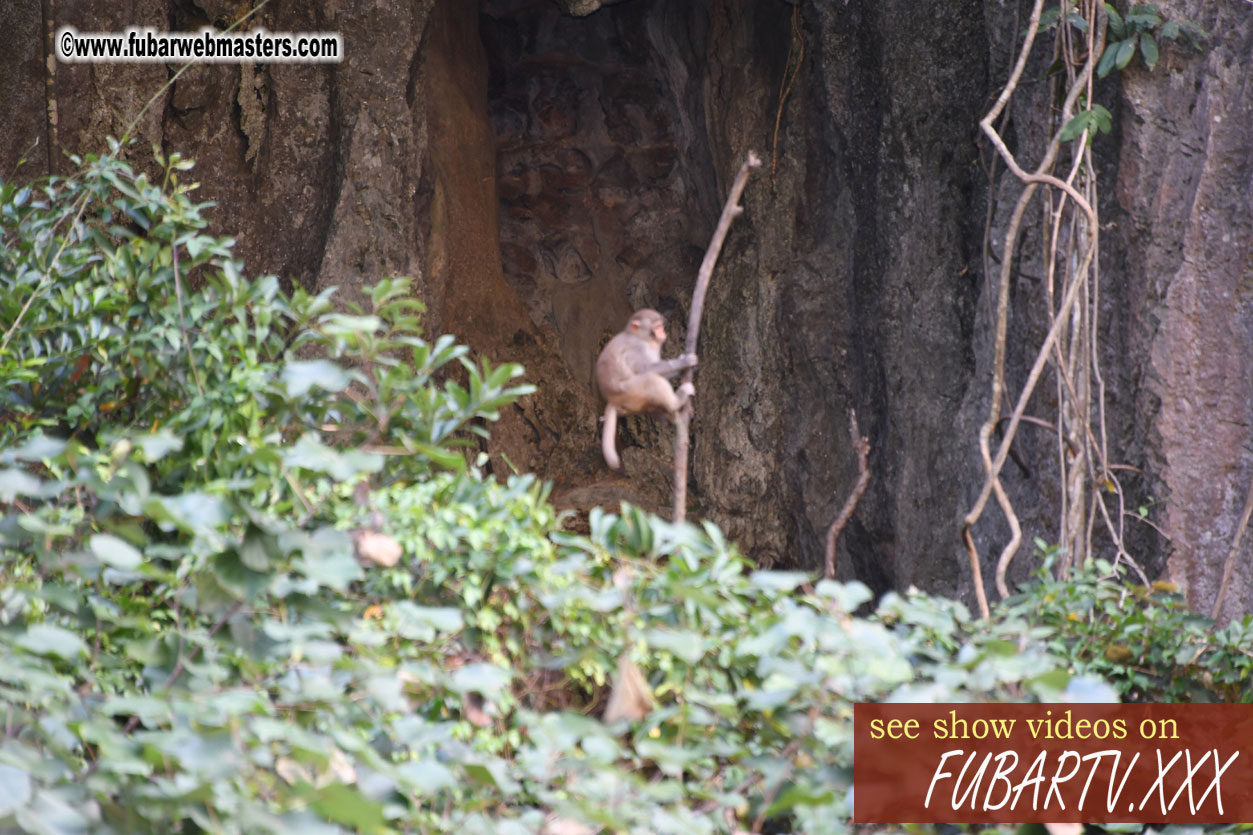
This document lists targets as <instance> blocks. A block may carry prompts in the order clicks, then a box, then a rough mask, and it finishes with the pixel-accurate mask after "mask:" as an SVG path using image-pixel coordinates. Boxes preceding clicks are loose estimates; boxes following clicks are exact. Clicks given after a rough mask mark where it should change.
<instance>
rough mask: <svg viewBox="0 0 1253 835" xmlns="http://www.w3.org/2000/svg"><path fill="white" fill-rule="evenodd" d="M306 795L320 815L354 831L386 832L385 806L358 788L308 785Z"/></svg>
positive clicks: (304, 789) (305, 790) (338, 784)
mask: <svg viewBox="0 0 1253 835" xmlns="http://www.w3.org/2000/svg"><path fill="white" fill-rule="evenodd" d="M302 794H304V795H305V797H306V799H308V800H309V802H310V805H311V806H312V807H313V809H314V811H316V812H317V813H318V814H320V815H323V816H325V817H326V818H327V819H328V820H332V821H335V822H336V823H341V824H343V825H345V826H347V827H350V828H352V829H356V830H359V831H363V832H375V831H379V830H382V829H383V825H384V823H385V822H386V818H384V816H383V804H381V803H377V802H375V801H373V800H370V799H369V798H367V797H366V796H365V795H363V794H362V793H361V792H360V791H358V790H357V788H356V787H354V786H345V785H344V784H343V783H331V784H330V785H329V786H325V787H323V788H320V789H314V788H313V787H312V786H309V785H308V784H306V785H305V786H304V787H303V788H302Z"/></svg>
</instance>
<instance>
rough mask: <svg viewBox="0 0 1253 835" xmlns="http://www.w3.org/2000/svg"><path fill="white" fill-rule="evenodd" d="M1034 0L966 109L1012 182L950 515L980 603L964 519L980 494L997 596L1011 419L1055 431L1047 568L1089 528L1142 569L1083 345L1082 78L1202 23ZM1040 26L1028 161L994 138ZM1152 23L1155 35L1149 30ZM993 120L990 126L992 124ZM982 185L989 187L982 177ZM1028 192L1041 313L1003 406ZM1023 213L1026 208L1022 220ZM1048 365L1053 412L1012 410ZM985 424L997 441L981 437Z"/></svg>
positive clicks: (1092, 335)
mask: <svg viewBox="0 0 1253 835" xmlns="http://www.w3.org/2000/svg"><path fill="white" fill-rule="evenodd" d="M1044 5H1045V0H1035V2H1034V3H1033V4H1032V8H1031V15H1030V20H1029V22H1028V24H1027V28H1026V30H1025V33H1024V36H1023V41H1022V44H1021V47H1020V49H1019V52H1018V55H1017V57H1016V59H1015V61H1014V63H1013V67H1012V69H1011V71H1010V75H1009V78H1008V80H1007V82H1006V84H1005V87H1004V89H1003V90H1002V91H1001V94H1000V96H999V97H998V98H997V100H996V102H995V104H993V106H992V108H991V109H990V110H989V111H988V112H987V114H986V115H985V116H984V118H983V120H982V121H981V122H980V128H981V129H982V131H983V134H984V135H985V136H986V137H987V138H988V140H989V141H990V142H991V144H992V147H993V148H994V150H995V151H996V155H997V158H998V159H999V161H1000V162H1001V163H1003V164H1004V166H1005V167H1006V169H1007V171H1008V174H1007V176H1012V177H1013V178H1015V179H1016V180H1017V181H1018V182H1019V183H1021V186H1022V188H1021V191H1020V193H1019V195H1018V198H1017V201H1016V203H1015V204H1014V207H1013V210H1012V211H1011V212H1010V214H1009V219H1008V222H1007V224H1006V226H1005V230H1004V233H1003V235H1002V236H1001V240H1000V255H999V267H1000V269H999V277H998V281H999V283H998V284H997V285H996V297H995V304H994V306H993V309H992V311H991V313H992V321H993V328H994V333H993V360H992V382H991V396H990V399H989V405H988V414H987V417H986V419H985V421H984V423H983V424H982V426H981V427H980V430H979V437H978V441H979V452H980V456H981V459H982V463H983V471H984V481H983V486H982V489H981V490H980V492H979V495H978V497H977V499H976V500H975V502H974V504H973V506H972V507H971V509H970V512H969V513H967V514H966V516H965V518H964V520H963V525H962V538H963V540H964V542H965V546H966V550H967V552H968V555H969V558H970V566H971V571H972V573H973V575H974V580H975V590H976V595H977V597H978V602H979V608H980V610H981V612H982V614H983V615H984V616H985V617H986V616H987V614H988V603H987V595H986V591H985V590H984V581H983V575H982V570H981V563H980V557H979V552H978V548H977V547H976V545H975V541H974V537H973V534H972V530H973V528H974V526H975V524H976V523H977V522H978V521H979V520H980V518H981V517H982V516H983V513H984V510H985V509H986V508H987V504H988V501H989V499H991V498H993V497H994V498H995V499H996V503H997V506H998V507H999V508H1000V510H1001V512H1002V513H1003V514H1004V516H1005V519H1006V521H1007V523H1008V525H1009V529H1010V538H1009V541H1008V542H1007V543H1006V544H1005V546H1004V547H1003V548H1002V550H1001V553H1000V555H999V557H998V559H997V561H996V574H995V578H994V579H995V584H996V589H997V592H998V593H999V594H1000V596H1001V597H1002V598H1004V597H1008V596H1009V588H1008V583H1007V580H1006V577H1007V574H1008V571H1009V566H1010V564H1011V562H1012V561H1013V558H1014V556H1015V554H1017V552H1018V549H1019V547H1020V546H1021V544H1022V528H1021V526H1020V524H1019V521H1018V516H1017V514H1016V513H1015V511H1014V507H1013V503H1012V502H1011V501H1010V499H1009V496H1008V494H1007V493H1006V491H1005V487H1004V485H1003V484H1002V482H1001V471H1002V468H1003V467H1004V465H1005V461H1006V459H1007V457H1008V456H1009V454H1010V447H1011V444H1012V443H1013V441H1014V438H1015V436H1016V434H1017V431H1018V428H1019V426H1020V425H1021V424H1022V423H1023V422H1024V421H1027V422H1031V423H1034V424H1037V425H1041V426H1045V427H1048V428H1049V430H1050V431H1052V432H1054V433H1055V434H1056V436H1057V438H1056V441H1057V459H1058V471H1059V485H1058V486H1059V488H1060V489H1059V494H1060V502H1059V506H1058V513H1057V542H1058V544H1059V545H1060V546H1061V548H1060V550H1061V552H1062V554H1063V557H1062V559H1061V560H1059V562H1058V566H1057V570H1058V572H1059V574H1061V575H1064V574H1066V573H1068V571H1069V570H1070V568H1071V567H1072V566H1074V565H1076V564H1081V563H1082V562H1083V560H1084V559H1086V558H1087V557H1088V556H1091V555H1093V554H1094V553H1095V552H1094V547H1093V542H1094V536H1095V535H1096V534H1097V532H1098V531H1103V533H1104V534H1105V535H1106V538H1107V540H1108V542H1109V543H1110V544H1112V549H1113V552H1114V557H1115V560H1114V561H1115V563H1117V562H1123V561H1125V562H1126V563H1127V564H1129V565H1130V566H1132V568H1133V569H1134V570H1135V571H1136V572H1137V573H1138V574H1139V575H1140V577H1141V578H1142V579H1144V580H1145V582H1146V583H1147V578H1145V575H1144V572H1143V571H1142V570H1141V569H1140V567H1139V566H1138V565H1137V564H1136V562H1135V561H1134V560H1133V559H1132V558H1131V555H1130V554H1128V553H1127V549H1126V548H1125V546H1124V539H1125V537H1124V533H1125V531H1124V520H1125V518H1126V517H1127V515H1128V513H1127V510H1126V506H1125V499H1124V493H1123V487H1122V484H1121V483H1120V481H1119V479H1118V477H1117V473H1118V472H1119V471H1122V470H1126V469H1130V468H1128V467H1125V466H1120V465H1117V464H1114V463H1111V461H1110V457H1109V447H1108V440H1107V438H1108V433H1107V427H1106V414H1105V380H1104V377H1103V375H1102V373H1101V364H1100V354H1099V351H1098V350H1097V322H1098V311H1099V309H1100V301H1101V297H1100V293H1101V283H1100V261H1099V258H1098V257H1097V255H1098V252H1099V248H1100V217H1099V214H1098V199H1097V196H1098V187H1099V183H1098V181H1097V178H1096V175H1095V172H1096V166H1095V163H1094V160H1093V156H1092V138H1093V137H1094V136H1095V135H1096V134H1097V133H1098V132H1101V133H1107V132H1108V131H1109V130H1110V127H1111V121H1112V117H1111V114H1110V112H1109V110H1108V109H1106V108H1105V107H1103V106H1101V105H1100V104H1097V103H1096V102H1095V99H1094V90H1093V85H1094V83H1095V79H1096V78H1097V77H1103V76H1104V75H1106V74H1107V73H1109V72H1111V71H1112V70H1114V69H1123V68H1124V67H1126V66H1127V65H1128V64H1129V63H1130V62H1131V61H1132V60H1134V58H1135V57H1136V56H1137V55H1139V56H1141V58H1142V60H1143V62H1144V64H1145V65H1146V66H1147V67H1148V68H1149V69H1152V68H1153V66H1154V65H1155V64H1156V63H1157V60H1158V56H1159V51H1158V42H1157V37H1161V38H1164V39H1173V38H1175V37H1177V36H1178V35H1179V34H1181V33H1182V34H1185V35H1187V36H1188V37H1189V39H1192V40H1194V41H1195V40H1196V39H1197V37H1198V36H1199V37H1204V32H1202V31H1201V30H1200V29H1199V28H1198V27H1196V26H1195V25H1194V24H1192V23H1191V22H1187V21H1177V22H1171V23H1165V24H1163V22H1162V20H1161V18H1160V16H1159V15H1158V7H1157V6H1156V5H1153V4H1141V5H1136V6H1132V7H1131V9H1130V10H1129V11H1128V12H1127V13H1126V14H1125V15H1122V14H1119V12H1118V11H1117V10H1116V9H1115V8H1114V7H1113V6H1111V5H1109V4H1106V3H1101V2H1099V0H1058V2H1050V8H1049V9H1048V10H1047V11H1046V10H1045V9H1044ZM1050 32H1051V33H1052V46H1053V56H1052V57H1053V61H1052V65H1051V70H1050V71H1051V75H1050V80H1051V84H1050V89H1049V107H1050V112H1051V114H1052V115H1053V120H1052V123H1051V128H1050V134H1049V138H1048V141H1047V144H1045V145H1044V147H1043V151H1042V154H1041V156H1040V161H1039V162H1038V163H1037V164H1036V165H1035V167H1034V168H1033V169H1032V170H1030V171H1028V170H1027V169H1026V168H1024V165H1023V163H1021V162H1020V161H1019V159H1018V158H1017V157H1016V156H1015V154H1014V153H1013V152H1011V151H1010V149H1009V148H1008V147H1007V145H1006V143H1005V141H1004V140H1003V138H1002V136H1001V131H1002V130H1003V129H1004V124H1005V121H1006V119H1007V113H1008V111H1007V107H1008V105H1009V103H1010V102H1011V100H1012V99H1013V97H1014V95H1015V94H1016V92H1017V90H1018V85H1019V82H1020V80H1021V79H1022V77H1023V72H1024V70H1025V69H1026V66H1027V63H1028V59H1029V57H1030V56H1031V53H1032V49H1033V47H1034V46H1035V45H1036V41H1037V39H1038V38H1039V36H1040V35H1041V34H1043V33H1050ZM1155 34H1156V36H1155ZM998 125H999V126H998ZM992 191H993V193H995V188H993V190H992ZM1037 197H1039V201H1038V202H1039V206H1038V212H1037V213H1035V214H1031V215H1030V217H1031V218H1038V223H1039V225H1040V239H1041V242H1042V253H1041V264H1042V266H1043V280H1042V282H1041V286H1042V293H1041V297H1040V298H1039V303H1040V304H1042V305H1043V306H1044V309H1045V313H1046V315H1047V322H1048V325H1049V328H1048V332H1047V335H1046V336H1045V338H1044V340H1043V342H1042V343H1041V344H1040V345H1039V346H1038V347H1037V348H1036V352H1035V359H1034V361H1033V362H1032V364H1031V367H1030V370H1029V371H1028V374H1027V377H1026V380H1025V382H1024V383H1023V385H1022V388H1021V390H1020V391H1019V392H1018V393H1017V397H1016V399H1015V400H1014V406H1013V409H1012V411H1011V412H1010V414H1009V416H1008V417H1003V416H1002V409H1003V401H1004V400H1005V399H1006V397H1007V395H1008V394H1009V392H1008V391H1007V383H1006V378H1005V357H1006V344H1007V339H1008V322H1009V288H1010V279H1011V277H1012V275H1013V270H1014V263H1015V260H1016V259H1017V258H1019V257H1020V253H1019V248H1020V243H1021V237H1022V232H1023V227H1024V223H1027V222H1028V221H1027V218H1028V217H1029V209H1031V207H1032V206H1033V204H1034V203H1035V201H1036V198H1037ZM994 217H995V211H993V210H990V211H989V212H988V216H987V224H988V227H987V228H988V233H987V234H986V235H985V246H986V247H987V248H988V249H989V251H988V252H985V258H984V264H985V267H987V268H988V269H989V272H990V270H991V264H992V261H993V260H996V259H995V254H994V253H993V252H991V251H990V250H991V248H992V238H993V235H992V223H993V219H994ZM1031 222H1037V221H1031ZM1046 369H1048V370H1050V371H1052V382H1053V385H1054V386H1055V387H1056V397H1055V402H1056V415H1055V417H1054V419H1053V420H1047V419H1044V418H1041V417H1039V416H1028V415H1026V414H1025V412H1026V408H1027V404H1028V403H1029V402H1030V401H1031V398H1032V395H1033V394H1034V393H1035V391H1036V388H1037V386H1038V385H1039V383H1040V380H1041V377H1042V376H1043V374H1044V371H1045V370H1046ZM994 433H999V445H998V446H997V447H996V449H995V452H994V451H993V448H992V443H993V436H994Z"/></svg>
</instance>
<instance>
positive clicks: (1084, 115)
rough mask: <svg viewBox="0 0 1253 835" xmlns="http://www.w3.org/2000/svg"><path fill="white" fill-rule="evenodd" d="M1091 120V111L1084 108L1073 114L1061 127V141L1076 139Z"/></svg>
mask: <svg viewBox="0 0 1253 835" xmlns="http://www.w3.org/2000/svg"><path fill="white" fill-rule="evenodd" d="M1091 122H1092V113H1091V112H1090V111H1087V110H1084V111H1083V112H1081V113H1077V114H1075V116H1074V118H1072V119H1071V120H1070V121H1069V122H1067V123H1066V127H1064V128H1062V134H1061V137H1060V139H1061V141H1062V142H1070V141H1071V140H1072V139H1078V138H1079V137H1080V136H1083V135H1084V133H1086V132H1087V130H1088V125H1089V124H1090V123H1091Z"/></svg>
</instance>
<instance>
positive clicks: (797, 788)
mask: <svg viewBox="0 0 1253 835" xmlns="http://www.w3.org/2000/svg"><path fill="white" fill-rule="evenodd" d="M117 151H118V149H117V148H116V147H115V148H113V149H111V152H110V153H109V154H106V155H103V156H99V157H88V158H86V159H84V160H79V161H78V162H79V163H80V167H79V169H78V171H77V173H75V174H74V175H73V176H71V177H68V178H54V179H51V180H48V181H45V182H41V183H39V184H36V185H28V186H21V187H18V186H14V185H10V184H4V185H0V235H2V236H3V241H4V248H3V250H0V322H2V323H3V326H4V328H5V333H4V336H3V346H2V347H0V377H3V380H4V386H3V388H2V389H0V511H2V512H3V516H2V518H0V710H2V711H3V715H4V725H3V732H2V734H0V828H4V829H5V830H6V831H9V830H14V829H16V830H21V831H29V832H81V831H100V832H106V831H114V832H153V833H168V832H195V831H201V830H203V831H213V832H246V833H257V832H276V833H278V832H289V831H290V832H297V831H298V832H302V833H309V832H335V831H360V832H445V831H449V832H462V833H471V832H484V833H487V832H491V833H498V832H503V833H509V832H518V833H521V832H540V831H564V832H572V831H578V832H595V831H618V832H650V833H664V832H675V833H701V832H717V831H731V830H735V829H739V830H746V829H755V830H760V829H761V828H762V827H763V826H767V827H772V828H773V829H774V830H776V831H778V830H794V831H822V832H830V831H837V830H840V829H842V828H843V827H844V822H845V821H847V819H848V817H849V815H850V813H851V787H852V742H851V731H852V705H853V703H854V702H856V701H862V700H874V699H884V698H894V699H913V700H955V701H956V700H978V699H1032V698H1042V697H1049V696H1057V695H1059V694H1060V693H1062V691H1064V690H1065V689H1066V688H1068V687H1069V688H1071V695H1086V696H1088V697H1092V696H1095V697H1105V696H1108V691H1106V690H1102V689H1101V688H1100V687H1097V689H1096V690H1095V691H1093V690H1091V689H1088V690H1087V691H1086V692H1084V691H1083V685H1084V682H1083V681H1082V680H1071V678H1070V676H1069V674H1068V673H1067V672H1066V671H1065V669H1064V666H1063V665H1064V664H1065V663H1067V662H1064V661H1059V660H1058V659H1057V658H1056V657H1055V656H1053V655H1051V654H1050V653H1049V651H1048V649H1047V648H1046V647H1045V646H1044V645H1043V643H1042V642H1041V641H1039V640H1038V638H1039V637H1040V635H1039V634H1038V633H1037V632H1033V631H1032V630H1031V629H1029V628H1028V627H1026V626H1025V625H1024V624H1023V623H1022V622H1021V621H1020V620H1018V619H1016V618H1010V619H1007V620H1005V621H1003V622H998V623H993V624H988V623H975V622H973V621H972V619H971V618H970V616H969V614H968V613H967V611H966V610H965V608H964V607H962V606H961V605H960V604H956V603H952V602H948V601H943V600H936V599H932V598H929V597H927V596H925V595H921V594H911V595H908V596H899V595H889V596H888V597H887V598H885V599H884V600H882V601H881V602H880V605H879V607H878V609H877V611H875V612H874V613H872V614H871V615H869V616H866V617H858V616H855V615H854V613H855V612H856V611H857V610H858V609H859V608H864V607H866V606H867V605H868V599H869V594H868V592H867V590H866V589H865V588H864V587H862V586H860V585H858V584H850V585H841V584H836V583H831V582H821V583H817V584H816V585H811V584H810V582H809V579H810V578H809V577H807V576H806V575H802V574H791V573H778V572H761V571H753V570H752V568H751V566H750V565H749V564H748V563H747V562H746V561H745V559H744V558H743V557H741V556H740V555H739V553H738V552H737V551H736V549H735V548H734V546H733V545H731V544H729V543H728V542H726V541H725V540H724V539H723V537H722V535H721V533H720V532H719V531H718V529H717V528H716V527H714V526H713V525H710V524H705V525H703V526H695V525H691V524H684V525H673V524H671V523H669V522H666V521H663V520H661V519H658V518H656V517H653V516H651V515H648V514H646V513H643V512H640V511H638V510H636V509H633V508H630V507H624V508H623V509H622V511H621V512H620V513H619V514H612V513H606V512H600V511H595V512H593V513H592V514H591V516H590V520H589V522H590V533H589V534H587V535H577V534H573V533H569V532H567V531H566V530H565V529H564V528H563V525H562V521H563V520H562V518H561V517H560V516H559V514H557V513H556V512H555V511H554V509H553V507H552V506H551V504H550V503H549V501H548V490H547V487H546V486H545V485H543V484H541V483H538V482H537V481H535V480H534V479H533V478H532V477H530V476H526V475H522V476H517V477H513V478H510V479H508V480H507V481H506V482H504V483H500V482H497V481H495V480H492V479H489V478H486V477H484V475H483V474H482V466H483V463H484V458H483V453H482V452H480V451H479V450H478V449H477V444H478V441H479V438H481V436H483V434H484V433H485V431H486V430H485V428H484V424H485V422H488V421H491V420H493V419H495V418H496V417H497V416H498V414H499V412H500V410H501V409H504V408H507V407H508V406H509V404H510V403H512V402H513V401H514V400H515V399H516V398H518V397H520V396H523V395H525V394H527V393H528V392H529V391H530V390H531V389H530V387H529V386H527V385H525V384H520V383H518V381H517V380H518V377H519V375H520V374H521V373H522V371H521V369H520V368H518V367H517V366H514V365H499V366H493V365H491V364H489V363H488V362H487V361H485V360H480V361H474V360H472V359H471V358H470V355H469V352H468V349H467V348H466V347H464V346H460V345H457V344H456V343H455V341H454V340H453V339H452V338H450V337H440V338H438V339H436V340H434V341H433V342H431V341H428V340H426V339H425V338H424V337H423V336H422V335H421V333H420V330H419V320H420V315H421V307H420V305H419V304H418V303H417V302H415V301H413V300H412V299H410V298H409V295H408V293H409V288H408V286H407V284H406V282H404V281H403V280H397V279H389V280H385V281H382V282H381V283H379V284H378V285H377V286H375V287H374V288H373V289H372V290H371V291H370V293H369V299H370V307H369V309H363V310H343V309H337V308H336V307H334V306H333V302H332V296H331V293H330V292H329V291H328V292H326V293H322V294H318V295H310V294H308V293H305V292H303V291H301V290H296V291H295V292H292V293H286V292H284V291H283V290H282V288H281V287H280V284H279V282H278V281H277V280H276V279H274V278H273V277H267V278H261V279H256V280H250V279H247V278H245V277H244V274H243V269H242V266H241V265H240V264H239V263H237V262H236V261H234V260H232V258H231V242H230V241H229V240H226V239H222V238H217V237H214V236H212V235H210V234H208V233H207V232H206V220H205V217H204V210H205V205H204V204H197V203H195V202H193V201H192V199H191V195H192V191H193V187H192V186H189V185H188V184H186V183H184V182H183V181H182V179H181V176H180V175H181V173H182V172H185V171H186V170H187V169H188V168H189V167H190V165H189V163H188V161H186V160H182V159H180V158H179V157H178V156H177V155H171V156H170V157H169V158H163V157H161V156H159V155H158V157H157V166H156V168H157V170H159V176H157V177H153V178H150V177H148V176H145V175H144V174H141V173H136V172H135V171H134V170H133V169H132V168H131V167H130V166H129V165H127V164H125V163H123V162H121V161H119V159H118V153H117ZM362 530H370V531H376V532H381V533H382V534H384V535H385V536H387V537H390V539H391V540H393V541H394V542H395V543H398V544H399V545H400V547H401V552H402V554H403V556H402V557H401V559H400V561H399V562H397V563H396V564H395V565H392V566H390V567H382V566H379V565H375V564H374V563H371V562H369V561H367V560H362V559H360V558H359V556H358V554H357V548H356V546H355V545H354V536H353V532H354V531H357V532H359V531H362ZM615 576H616V577H617V582H615ZM623 654H626V655H627V656H628V657H629V658H631V659H633V660H634V661H635V662H636V664H638V666H639V667H640V669H642V670H643V672H644V675H645V676H646V677H647V679H648V682H649V685H650V687H651V689H652V690H653V693H654V695H655V697H656V702H657V704H656V707H655V708H654V709H653V711H652V713H651V714H650V715H648V716H647V717H646V718H645V719H644V720H642V721H639V722H634V723H630V722H625V721H623V722H618V723H616V724H605V723H603V722H602V721H600V719H599V718H598V717H599V715H600V709H601V707H602V706H603V704H604V701H605V698H606V691H607V687H608V683H609V682H610V680H611V679H612V676H613V674H614V671H615V669H616V667H617V661H618V659H619V657H621V656H622V655H623ZM1089 686H1090V685H1089ZM1076 687H1079V688H1080V691H1076ZM580 827H583V828H580Z"/></svg>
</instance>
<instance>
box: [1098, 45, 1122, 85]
mask: <svg viewBox="0 0 1253 835" xmlns="http://www.w3.org/2000/svg"><path fill="white" fill-rule="evenodd" d="M1117 58H1118V44H1117V43H1108V44H1106V45H1105V51H1104V52H1102V53H1101V60H1100V61H1098V62H1097V65H1096V75H1097V78H1104V77H1105V76H1107V75H1109V73H1110V71H1111V70H1112V69H1114V61H1115V59H1117Z"/></svg>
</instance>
